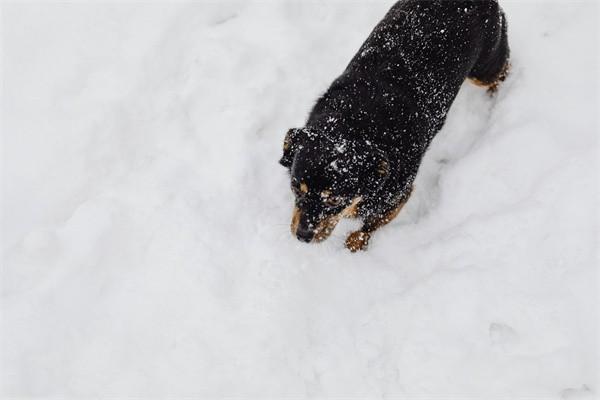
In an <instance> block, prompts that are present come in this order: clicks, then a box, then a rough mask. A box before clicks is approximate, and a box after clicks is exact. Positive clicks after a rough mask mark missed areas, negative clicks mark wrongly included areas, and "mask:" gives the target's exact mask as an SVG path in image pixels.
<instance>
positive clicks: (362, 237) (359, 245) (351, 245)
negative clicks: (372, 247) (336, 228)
mask: <svg viewBox="0 0 600 400" xmlns="http://www.w3.org/2000/svg"><path fill="white" fill-rule="evenodd" d="M370 238H371V235H369V234H368V233H367V232H363V231H356V232H352V233H351V234H349V235H348V237H347V238H346V248H347V249H348V250H350V251H351V252H353V253H355V252H357V251H359V250H366V249H367V246H369V239H370Z"/></svg>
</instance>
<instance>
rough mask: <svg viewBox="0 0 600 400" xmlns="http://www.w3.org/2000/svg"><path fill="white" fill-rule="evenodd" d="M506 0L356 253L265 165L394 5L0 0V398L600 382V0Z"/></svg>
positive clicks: (538, 394)
mask: <svg viewBox="0 0 600 400" xmlns="http://www.w3.org/2000/svg"><path fill="white" fill-rule="evenodd" d="M501 4H502V5H503V8H504V9H505V11H506V14H507V19H508V22H509V39H510V43H511V47H512V65H513V68H512V74H511V75H510V77H509V79H508V80H507V81H506V82H505V84H504V85H503V86H502V87H501V89H500V92H499V93H498V95H497V96H496V97H494V98H489V97H488V96H487V95H486V94H485V92H484V91H483V90H481V89H480V88H477V87H473V86H471V85H469V84H468V83H466V84H465V85H464V86H463V88H462V90H461V93H460V94H459V96H458V98H457V99H456V102H455V103H454V105H453V107H452V109H451V111H450V113H449V114H448V120H447V123H446V125H445V127H444V128H443V130H442V131H441V132H440V133H439V134H438V136H437V137H436V139H435V140H434V142H433V144H432V146H431V148H430V150H429V152H428V153H427V156H426V159H425V161H424V163H423V165H422V167H421V170H420V172H419V175H418V177H417V181H416V189H415V192H414V194H413V196H412V197H411V200H410V201H409V203H408V204H407V206H406V207H405V209H404V210H403V212H402V214H401V215H400V216H399V217H398V218H397V219H396V220H395V221H394V222H393V223H391V224H390V225H389V226H387V227H385V228H383V229H381V230H380V231H378V232H377V233H376V234H375V235H374V237H373V239H372V243H371V247H370V249H369V250H368V251H367V252H365V253H361V254H350V253H349V252H348V251H347V250H346V249H344V247H343V241H344V238H345V235H346V234H347V233H348V232H349V231H350V230H351V229H352V228H353V227H356V226H357V225H356V224H357V223H356V222H352V221H346V222H344V223H342V224H341V225H340V226H338V228H337V229H336V231H335V232H334V234H333V235H332V237H331V238H330V239H329V240H327V241H326V242H324V243H322V244H319V245H307V244H303V243H300V242H299V241H297V240H295V239H294V238H293V237H292V236H291V234H290V232H289V222H290V218H291V208H292V194H291V192H290V190H289V180H288V177H287V176H286V171H285V170H284V168H282V167H280V166H279V165H278V164H277V161H278V159H279V157H280V152H281V145H282V141H283V137H284V134H285V132H286V131H287V129H288V128H291V127H299V126H301V125H302V123H303V122H304V118H305V117H306V115H307V113H308V111H309V109H310V107H311V106H312V104H313V102H314V101H315V100H316V98H317V96H318V95H319V94H320V93H322V92H323V91H324V90H325V89H326V87H327V85H328V84H329V83H330V82H331V81H332V80H333V79H334V78H335V77H336V76H337V75H338V74H339V73H340V72H341V71H342V70H343V68H344V67H345V65H346V64H347V62H348V61H349V60H350V58H351V57H352V56H353V55H354V53H355V52H356V51H357V50H358V48H359V47H360V45H361V43H362V41H363V40H364V39H365V38H366V37H367V35H368V34H369V32H370V30H371V29H372V28H373V27H374V26H375V24H376V23H377V22H378V21H379V19H380V18H381V17H382V16H383V15H384V14H385V12H386V11H387V9H388V8H389V7H390V6H391V5H392V2H391V1H389V2H388V1H385V2H384V1H376V2H375V1H372V2H367V1H363V2H352V3H347V2H337V1H333V0H331V1H325V2H302V3H300V2H294V1H285V2H284V1H280V2H259V1H247V2H238V3H233V2H225V3H216V2H215V3H208V2H205V3H167V4H165V3H142V4H139V3H126V4H125V3H124V4H118V3H111V4H108V3H106V4H97V3H91V4H75V3H60V4H59V3H56V4H32V3H29V4H18V3H12V4H8V3H7V4H3V5H2V55H3V56H2V74H3V87H2V223H1V226H2V269H1V271H2V272H1V273H2V275H1V277H2V278H1V279H2V285H1V290H2V291H1V310H0V311H1V314H0V315H1V323H2V324H1V328H0V332H1V335H2V338H1V343H2V347H1V348H2V352H1V356H0V360H1V364H0V377H1V382H0V395H1V396H2V397H19V398H24V397H69V398H81V397H107V396H120V397H123V396H140V397H149V396H152V397H159V398H164V397H167V396H168V397H183V396H194V397H225V396H229V397H241V398H283V397H300V398H305V397H316V398H343V397H350V396H351V397H355V398H383V397H388V398H389V397H391V398H433V397H437V398H477V399H482V398H486V399H492V398H511V399H525V398H534V397H535V398H548V399H553V398H556V399H559V398H565V399H574V398H576V399H582V398H593V397H595V396H598V393H599V392H600V385H599V383H600V382H599V379H598V360H599V357H598V356H599V349H598V337H600V335H599V333H600V332H599V331H598V322H599V319H598V304H599V302H598V293H599V290H598V289H599V287H598V286H599V285H598V283H599V282H598V255H597V247H598V230H597V229H598V228H597V227H598V213H597V205H598V162H597V160H598V139H597V133H598V128H599V126H598V119H597V114H596V112H597V109H598V106H599V102H598V93H599V90H598V89H599V88H598V86H597V77H598V71H599V70H600V69H599V65H598V50H597V49H598V44H599V43H598V27H597V18H596V16H597V13H598V5H597V4H596V3H595V2H591V1H590V2H568V3H567V2H547V3H541V2H509V1H501Z"/></svg>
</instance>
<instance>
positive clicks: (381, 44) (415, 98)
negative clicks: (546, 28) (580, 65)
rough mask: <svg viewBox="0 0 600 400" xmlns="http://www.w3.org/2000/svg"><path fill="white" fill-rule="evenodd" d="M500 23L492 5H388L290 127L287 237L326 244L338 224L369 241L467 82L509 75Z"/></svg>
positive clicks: (361, 243)
mask: <svg viewBox="0 0 600 400" xmlns="http://www.w3.org/2000/svg"><path fill="white" fill-rule="evenodd" d="M508 57H509V48H508V41H507V36H506V19H505V17H504V14H503V12H502V10H501V9H500V7H499V5H498V3H497V2H496V1H494V0H480V1H450V0H448V1H444V0H437V1H417V0H404V1H400V2H398V3H396V4H395V5H394V6H393V7H392V9H391V10H390V11H389V12H388V14H387V15H386V16H385V18H384V19H383V20H382V21H381V22H380V23H379V24H378V25H377V27H376V28H375V29H374V31H373V32H372V33H371V35H370V36H369V38H368V39H367V41H366V42H365V43H364V44H363V46H362V47H361V48H360V50H359V51H358V54H356V56H355V57H354V58H353V59H352V61H351V62H350V64H349V65H348V67H347V68H346V70H345V71H344V73H343V74H342V75H341V76H340V77H339V78H337V79H336V80H335V81H334V82H333V84H332V85H331V86H330V88H329V89H328V90H327V92H326V93H325V94H324V95H323V96H322V97H321V98H320V99H319V100H318V101H317V103H316V105H315V106H314V108H313V110H312V112H311V113H310V115H309V117H308V121H307V122H306V126H305V127H304V128H300V129H291V130H290V131H289V132H288V133H287V135H286V137H285V141H284V146H283V148H284V151H283V157H282V158H281V160H280V163H281V164H282V165H283V166H285V167H287V168H289V170H290V173H291V186H292V191H293V192H294V195H295V197H296V199H295V205H296V207H295V209H294V214H293V218H292V227H291V228H292V232H293V234H294V235H296V236H297V237H298V239H300V240H302V241H306V242H310V241H321V240H324V239H326V238H327V237H328V236H329V234H330V233H331V231H332V230H333V228H334V227H335V225H336V224H337V222H338V221H339V219H340V218H341V217H344V216H348V217H351V216H357V217H360V218H361V219H362V221H363V223H364V224H363V226H362V228H361V229H360V230H359V231H357V232H353V233H351V234H350V236H348V239H347V240H346V247H348V248H349V249H350V250H352V251H356V250H359V249H365V248H366V246H367V244H368V241H369V238H370V235H371V233H372V232H373V231H375V230H376V229H377V228H379V227H380V226H382V225H384V224H386V223H388V222H389V221H391V220H392V219H393V218H394V217H395V216H396V215H397V214H398V213H399V212H400V209H401V208H402V206H403V205H404V204H405V203H406V201H407V200H408V198H409V196H410V193H411V190H412V184H413V181H414V179H415V176H416V174H417V170H418V168H419V164H420V163H421V159H422V157H423V155H424V153H425V151H426V149H427V147H428V146H429V143H430V142H431V140H432V139H433V137H434V136H435V134H436V133H437V132H438V131H439V130H440V129H441V128H442V126H443V124H444V121H445V119H446V115H447V113H448V110H449V109H450V106H451V105H452V102H453V101H454V98H455V97H456V94H457V93H458V90H459V89H460V86H461V84H462V83H463V81H464V80H465V79H466V78H470V79H471V80H473V81H474V82H475V83H477V84H479V85H483V86H486V87H488V88H489V89H490V90H492V91H493V90H495V89H496V87H497V85H498V83H499V82H501V81H503V80H504V78H505V76H506V73H507V70H508V65H509V64H508Z"/></svg>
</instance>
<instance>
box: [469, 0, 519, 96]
mask: <svg viewBox="0 0 600 400" xmlns="http://www.w3.org/2000/svg"><path fill="white" fill-rule="evenodd" d="M494 6H495V7H498V8H497V9H496V10H495V12H496V13H497V14H496V15H497V24H495V26H493V27H492V28H491V29H490V30H489V31H486V32H484V48H483V50H482V51H481V54H480V55H479V58H478V59H477V61H476V62H475V65H474V66H473V68H472V69H471V71H470V72H469V76H468V78H469V80H470V81H471V82H472V83H474V84H475V85H477V86H482V87H485V88H487V89H488V91H489V92H490V93H494V92H495V91H496V90H497V89H498V86H499V85H500V84H501V83H502V82H503V81H504V80H505V79H506V77H507V76H508V71H509V69H510V63H509V57H510V48H509V46H508V35H507V27H506V17H505V16H504V13H503V12H502V10H500V9H499V6H498V5H497V4H495V5H494Z"/></svg>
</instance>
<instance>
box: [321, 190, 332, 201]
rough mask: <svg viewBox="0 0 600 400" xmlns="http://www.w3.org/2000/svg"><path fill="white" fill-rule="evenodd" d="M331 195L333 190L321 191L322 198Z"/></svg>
mask: <svg viewBox="0 0 600 400" xmlns="http://www.w3.org/2000/svg"><path fill="white" fill-rule="evenodd" d="M329 196H331V190H323V191H322V192H321V197H322V198H324V199H326V198H328V197H329Z"/></svg>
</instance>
